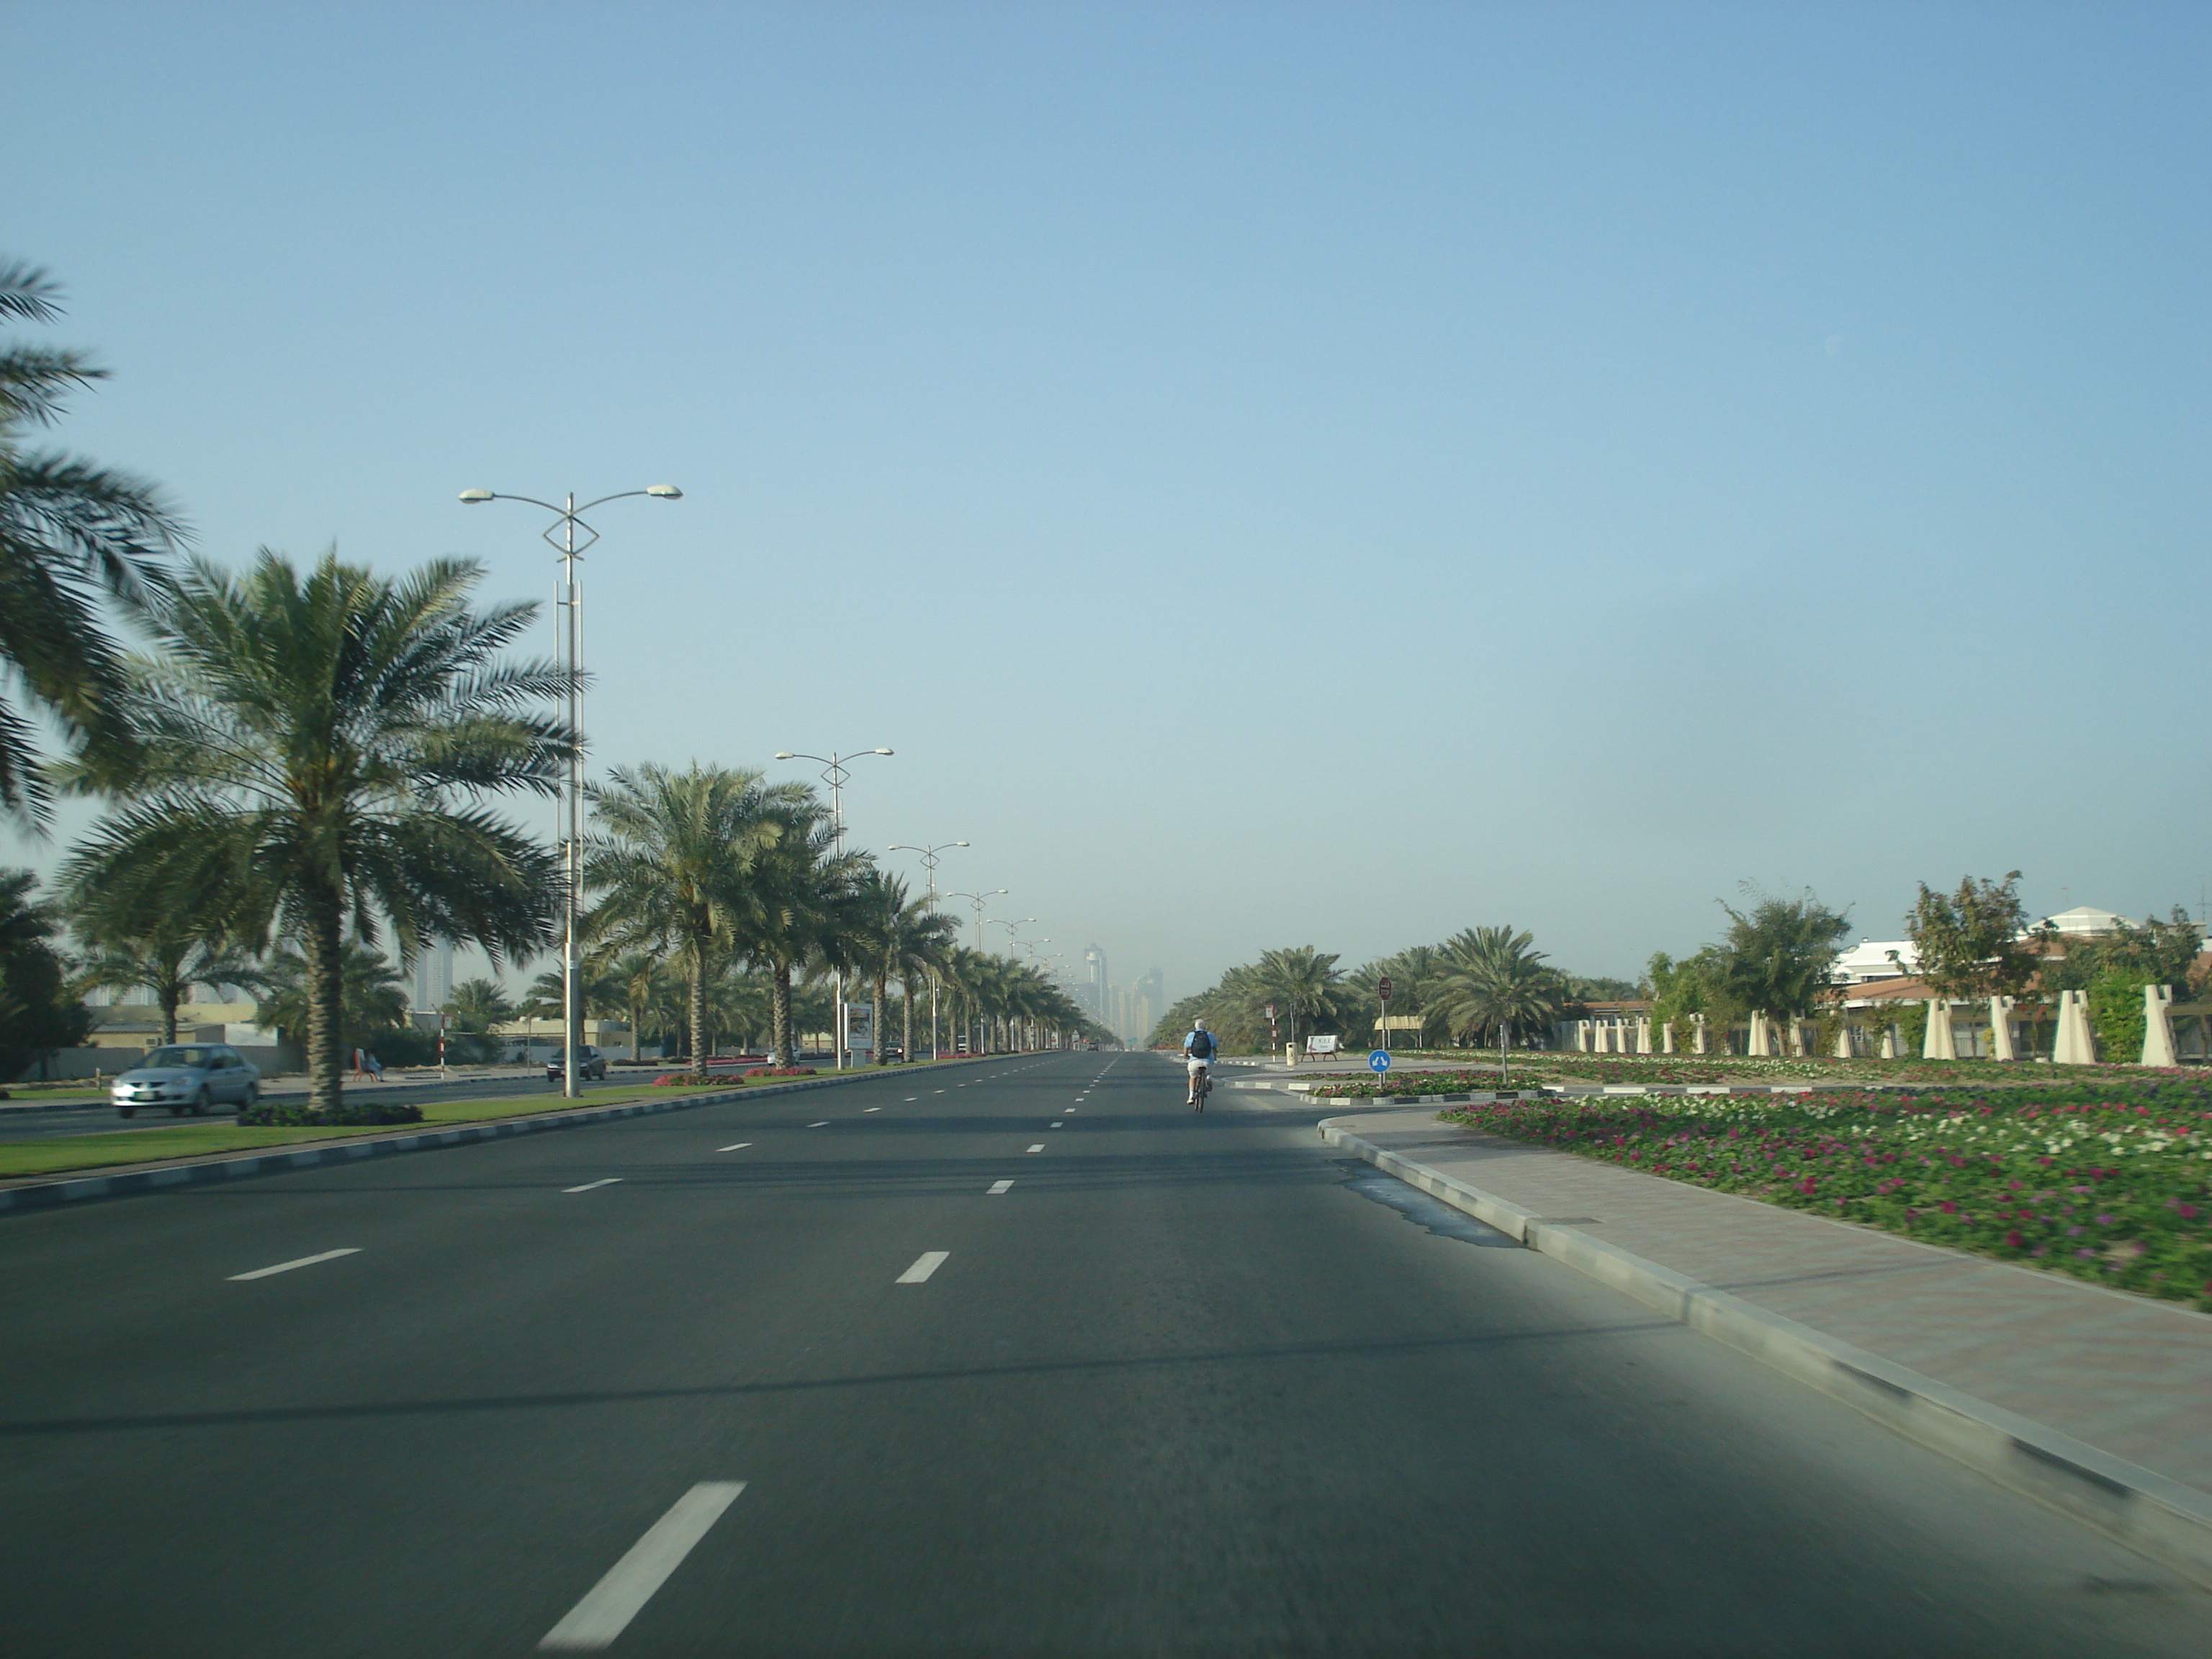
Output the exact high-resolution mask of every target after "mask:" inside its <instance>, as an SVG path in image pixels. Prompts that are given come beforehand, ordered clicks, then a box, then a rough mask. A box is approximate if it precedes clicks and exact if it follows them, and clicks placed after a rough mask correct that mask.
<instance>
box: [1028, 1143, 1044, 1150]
mask: <svg viewBox="0 0 2212 1659" xmlns="http://www.w3.org/2000/svg"><path fill="white" fill-rule="evenodd" d="M1043 1150H1044V1142H1042V1140H1040V1141H1039V1142H1037V1144H1036V1146H1032V1147H1030V1151H1031V1152H1042V1151H1043Z"/></svg>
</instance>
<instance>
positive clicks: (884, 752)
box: [868, 749, 891, 755]
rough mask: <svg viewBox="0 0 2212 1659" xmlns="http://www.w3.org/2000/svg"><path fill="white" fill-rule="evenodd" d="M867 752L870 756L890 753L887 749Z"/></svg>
mask: <svg viewBox="0 0 2212 1659" xmlns="http://www.w3.org/2000/svg"><path fill="white" fill-rule="evenodd" d="M868 752H869V753H870V754H872V755H888V754H890V752H891V751H890V750H888V749H871V750H868Z"/></svg>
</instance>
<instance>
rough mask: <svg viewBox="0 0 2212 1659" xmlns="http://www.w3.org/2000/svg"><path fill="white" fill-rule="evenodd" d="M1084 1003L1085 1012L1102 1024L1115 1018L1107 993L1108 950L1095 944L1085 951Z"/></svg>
mask: <svg viewBox="0 0 2212 1659" xmlns="http://www.w3.org/2000/svg"><path fill="white" fill-rule="evenodd" d="M1083 1003H1084V1008H1085V1012H1087V1013H1089V1014H1090V1016H1091V1018H1093V1019H1095V1020H1097V1022H1098V1023H1099V1024H1101V1025H1103V1024H1106V1023H1107V1022H1108V1021H1109V1020H1110V1019H1111V1018H1113V1006H1112V1004H1111V1002H1110V1001H1109V999H1108V997H1107V994H1106V952H1105V951H1103V950H1101V949H1099V947H1098V946H1097V945H1092V946H1091V948H1090V949H1089V950H1087V951H1085V952H1084V953H1083Z"/></svg>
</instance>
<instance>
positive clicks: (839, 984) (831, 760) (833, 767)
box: [775, 749, 893, 1072]
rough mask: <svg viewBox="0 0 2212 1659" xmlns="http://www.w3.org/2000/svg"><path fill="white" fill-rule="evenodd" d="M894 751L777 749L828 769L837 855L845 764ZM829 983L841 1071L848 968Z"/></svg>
mask: <svg viewBox="0 0 2212 1659" xmlns="http://www.w3.org/2000/svg"><path fill="white" fill-rule="evenodd" d="M892 752H893V751H892V750H889V749H862V750H857V751H856V752H854V753H853V754H850V755H841V754H839V753H838V752H837V751H836V750H834V749H833V750H830V751H829V753H828V754H826V755H802V754H800V753H799V752H798V751H797V750H792V749H779V750H776V751H775V757H776V758H777V759H778V760H780V761H787V760H804V761H820V762H821V763H822V764H823V768H824V770H823V774H822V781H823V782H824V783H826V784H828V785H829V822H830V823H831V825H832V826H833V827H834V828H835V829H836V836H837V856H838V857H839V858H841V859H842V858H843V857H844V856H845V781H846V780H847V779H848V778H849V777H851V776H852V775H853V774H852V772H851V770H850V769H848V767H847V766H846V764H845V763H846V762H847V761H849V760H859V759H860V757H862V756H864V755H888V754H890V753H892ZM830 984H831V985H832V987H834V994H835V995H836V999H837V1012H836V1016H835V1018H832V1019H831V1020H830V1022H829V1024H830V1026H831V1028H832V1030H833V1031H834V1033H835V1035H834V1036H832V1037H831V1038H830V1041H831V1042H835V1043H836V1045H837V1069H838V1070H839V1071H841V1072H842V1071H843V1070H844V1069H845V970H844V969H842V968H836V969H831V970H830ZM883 1040H884V1034H883V1033H882V1032H881V1031H878V1032H877V1033H876V1034H875V1036H874V1041H875V1042H877V1044H878V1045H879V1046H878V1048H876V1049H875V1051H874V1052H875V1053H877V1054H881V1053H882V1052H883V1049H882V1048H881V1047H880V1045H881V1043H882V1042H883ZM793 1058H796V1056H793Z"/></svg>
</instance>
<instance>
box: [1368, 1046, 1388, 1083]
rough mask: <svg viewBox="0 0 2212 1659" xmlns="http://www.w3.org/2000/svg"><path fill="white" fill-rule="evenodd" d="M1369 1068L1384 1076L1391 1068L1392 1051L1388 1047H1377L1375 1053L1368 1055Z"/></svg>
mask: <svg viewBox="0 0 2212 1659" xmlns="http://www.w3.org/2000/svg"><path fill="white" fill-rule="evenodd" d="M1367 1068H1368V1070H1370V1071H1371V1072H1373V1073H1375V1075H1376V1076H1377V1077H1380V1076H1382V1075H1383V1073H1385V1072H1387V1071H1389V1069H1390V1051H1389V1049H1388V1048H1377V1049H1376V1051H1375V1052H1374V1053H1373V1054H1370V1055H1368V1056H1367Z"/></svg>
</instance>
